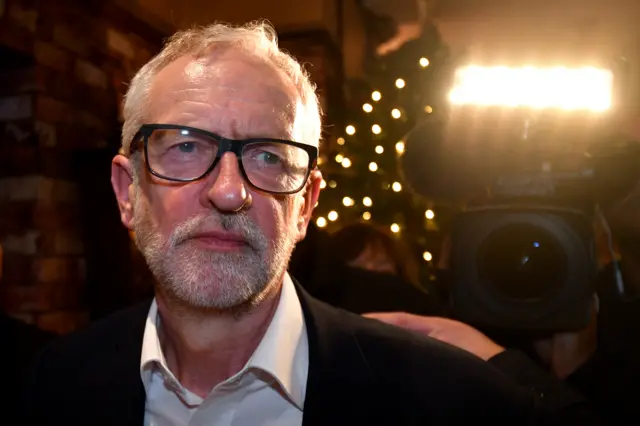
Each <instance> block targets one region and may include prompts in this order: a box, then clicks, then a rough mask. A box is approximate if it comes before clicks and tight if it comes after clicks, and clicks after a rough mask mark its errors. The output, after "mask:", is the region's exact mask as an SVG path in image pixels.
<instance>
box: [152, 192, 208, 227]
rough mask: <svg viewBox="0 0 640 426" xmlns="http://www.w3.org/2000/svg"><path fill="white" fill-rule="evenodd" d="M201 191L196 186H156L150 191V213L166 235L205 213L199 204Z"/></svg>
mask: <svg viewBox="0 0 640 426" xmlns="http://www.w3.org/2000/svg"><path fill="white" fill-rule="evenodd" d="M199 191H200V189H199V188H198V187H197V185H195V184H187V185H180V186H161V185H159V186H154V187H153V188H152V189H151V191H150V196H149V205H150V210H151V211H150V213H151V215H152V216H153V219H154V221H155V222H156V223H157V224H158V226H159V228H160V231H161V232H162V233H163V234H164V235H169V234H170V233H171V232H172V231H173V230H174V229H175V227H176V226H177V225H179V224H181V223H183V222H184V221H186V220H187V219H189V218H190V217H193V216H195V215H197V214H199V213H202V212H203V210H204V209H203V208H202V206H200V204H199V203H198V194H199Z"/></svg>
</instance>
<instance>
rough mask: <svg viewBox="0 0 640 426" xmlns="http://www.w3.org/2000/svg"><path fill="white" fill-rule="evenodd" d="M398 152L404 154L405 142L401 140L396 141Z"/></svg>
mask: <svg viewBox="0 0 640 426" xmlns="http://www.w3.org/2000/svg"><path fill="white" fill-rule="evenodd" d="M396 152H397V153H398V154H403V153H404V142H402V141H400V142H398V143H396Z"/></svg>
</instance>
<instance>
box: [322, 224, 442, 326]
mask: <svg viewBox="0 0 640 426" xmlns="http://www.w3.org/2000/svg"><path fill="white" fill-rule="evenodd" d="M324 254H325V262H326V263H327V265H326V267H324V268H320V271H319V273H318V274H317V276H316V282H317V284H316V286H315V288H316V291H317V292H316V296H317V297H318V298H319V299H320V300H322V301H324V302H327V303H329V304H331V305H333V306H336V307H339V308H342V309H346V310H348V311H351V312H354V313H357V314H363V313H366V312H371V311H380V312H387V311H395V310H403V311H405V312H411V313H415V314H423V315H435V314H437V312H438V311H436V310H435V308H436V305H435V303H434V302H433V301H432V300H431V298H430V297H429V295H428V294H427V293H426V291H425V290H424V288H423V287H422V285H421V283H420V274H419V265H418V263H417V261H416V259H415V258H414V256H413V255H412V253H411V251H410V250H409V249H408V247H407V246H406V245H405V244H404V243H403V242H402V241H401V240H400V239H398V238H396V237H394V236H392V235H390V234H389V233H387V232H386V231H385V230H383V229H381V228H379V227H377V226H376V225H373V224H371V223H368V222H367V223H355V224H351V225H347V226H345V227H343V228H341V229H340V230H338V231H336V232H335V233H333V234H331V236H330V238H329V241H328V244H327V245H326V251H325V253H324ZM323 271H324V274H323V273H322V272H323Z"/></svg>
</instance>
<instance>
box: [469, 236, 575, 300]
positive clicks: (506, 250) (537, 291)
mask: <svg viewBox="0 0 640 426" xmlns="http://www.w3.org/2000/svg"><path fill="white" fill-rule="evenodd" d="M477 261H478V273H479V277H480V280H481V282H483V283H486V284H487V285H490V286H492V287H493V288H494V289H495V290H497V291H498V292H499V293H501V294H502V295H503V296H505V297H507V298H509V299H515V300H518V301H522V302H533V301H538V300H540V299H543V298H545V296H547V295H548V294H549V293H550V292H552V291H553V290H554V289H556V288H559V287H560V286H561V285H562V284H563V283H564V281H565V278H566V275H567V255H566V253H565V251H564V250H563V248H562V246H561V245H560V243H559V241H558V240H557V239H556V238H555V237H554V236H553V235H552V234H551V233H549V232H547V231H546V230H544V229H543V228H540V227H538V226H534V225H528V224H513V225H507V226H503V227H501V228H499V229H497V230H495V231H494V232H492V233H491V234H489V236H488V237H487V238H486V239H485V240H484V242H483V243H482V244H481V245H480V249H479V251H478V258H477Z"/></svg>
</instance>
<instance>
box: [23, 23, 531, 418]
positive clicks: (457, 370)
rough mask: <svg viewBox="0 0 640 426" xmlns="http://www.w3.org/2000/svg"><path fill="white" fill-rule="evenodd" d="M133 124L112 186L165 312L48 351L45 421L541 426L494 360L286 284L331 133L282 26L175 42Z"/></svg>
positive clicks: (144, 312) (96, 330)
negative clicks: (325, 133)
mask: <svg viewBox="0 0 640 426" xmlns="http://www.w3.org/2000/svg"><path fill="white" fill-rule="evenodd" d="M124 112H125V114H124V115H125V124H124V129H123V139H122V144H123V146H122V150H121V155H118V156H116V157H115V159H114V160H113V167H112V183H113V189H114V191H115V194H116V198H117V200H118V205H119V207H120V214H121V219H122V222H123V223H124V225H125V226H126V227H127V228H129V229H131V230H134V231H135V236H136V241H137V245H138V247H139V248H140V250H141V251H142V253H143V254H144V256H145V258H146V260H147V262H148V264H149V266H150V269H151V270H152V272H153V273H154V275H155V278H156V279H157V287H156V289H155V299H154V300H153V301H152V302H150V303H145V304H143V305H141V306H136V307H133V308H131V309H129V310H127V311H125V312H121V313H118V314H116V315H114V316H112V317H110V318H107V319H106V320H103V321H101V322H99V323H96V324H94V325H92V326H91V327H89V328H88V329H86V330H84V331H81V332H79V333H77V334H75V335H71V336H68V337H66V338H63V339H61V340H60V341H58V342H57V343H56V344H53V345H52V346H50V347H49V348H48V349H47V350H45V351H44V352H43V354H42V355H41V357H40V358H39V362H38V363H37V365H36V366H35V367H34V373H33V381H32V385H31V388H30V392H29V395H28V400H27V403H28V407H27V408H26V409H25V413H28V414H29V415H30V416H31V418H30V420H29V421H30V422H31V423H33V424H38V425H45V424H55V425H58V424H64V425H76V424H78V425H79V424H82V425H143V424H145V425H220V426H224V425H283V426H287V425H306V426H308V425H329V424H330V425H342V424H344V425H356V424H358V425H359V424H363V425H365V424H366V425H409V424H411V425H413V424H416V425H418V424H419V425H425V424H430V425H435V424H462V422H463V421H464V419H467V418H474V417H475V418H482V419H483V420H484V419H488V420H490V421H491V422H492V424H509V425H516V424H517V425H521V424H529V423H530V422H531V420H532V419H533V417H534V415H535V414H536V410H535V405H536V401H537V399H539V398H537V397H536V396H535V395H534V393H532V392H530V391H529V390H525V389H523V388H519V387H517V386H516V385H515V384H513V383H512V382H511V381H510V380H509V379H508V378H507V377H506V376H503V375H502V374H500V373H499V372H498V371H497V370H495V369H493V367H491V366H489V365H488V364H486V363H485V362H483V361H482V360H481V359H480V358H477V357H475V356H473V355H471V354H468V353H466V352H464V351H462V350H458V349H456V348H454V347H452V346H449V345H446V344H443V343H439V342H437V341H435V340H431V339H428V338H424V337H420V336H418V335H417V334H415V335H414V334H411V333H409V332H405V331H402V330H399V329H396V328H394V327H390V326H388V325H385V324H382V323H380V322H378V321H373V320H370V319H365V318H361V317H358V316H355V315H351V314H348V313H346V312H343V311H339V310H336V309H333V308H331V307H329V306H326V305H324V304H322V303H320V302H318V301H315V300H314V299H312V298H311V297H310V296H308V295H307V294H306V293H305V292H304V291H303V290H301V289H300V288H299V287H298V286H297V285H296V284H295V283H294V282H293V281H292V279H291V278H290V277H289V276H288V275H287V272H286V268H287V262H288V260H289V256H290V254H291V252H292V250H293V247H294V244H295V243H296V242H297V241H299V240H301V239H302V238H304V236H305V231H306V228H307V224H308V222H309V220H310V218H311V213H312V210H313V206H314V205H315V204H316V201H317V199H318V194H319V190H320V182H321V175H320V172H319V171H318V170H317V169H316V158H317V153H318V143H319V139H320V129H321V125H320V114H319V108H318V100H317V98H316V95H315V93H314V88H313V86H312V84H311V83H310V81H309V79H308V77H307V75H306V74H305V73H304V72H303V70H302V69H301V67H300V65H299V64H298V63H297V62H296V61H295V60H294V59H292V58H291V57H290V56H288V55H287V54H285V53H283V52H282V51H280V50H279V49H278V46H277V44H276V41H275V35H274V31H273V30H272V29H271V28H270V27H267V26H265V25H263V24H251V25H246V26H242V27H230V26H225V25H220V24H216V25H211V26H208V27H205V28H200V29H194V30H190V31H186V32H182V33H178V34H176V35H175V36H174V37H173V38H172V39H170V40H169V42H168V43H167V45H166V46H165V48H164V49H163V50H162V52H161V53H160V54H159V55H158V56H156V57H155V58H154V59H152V60H151V61H150V62H149V63H148V64H146V65H145V66H144V67H143V68H142V69H141V70H140V71H139V72H138V74H137V75H136V76H135V78H134V79H133V81H132V82H131V85H130V87H129V92H128V94H127V97H126V102H125V110H124ZM495 350H496V351H500V348H495ZM491 355H492V354H491V353H487V354H486V356H491Z"/></svg>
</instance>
